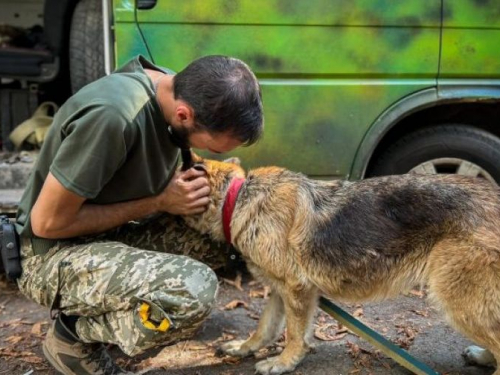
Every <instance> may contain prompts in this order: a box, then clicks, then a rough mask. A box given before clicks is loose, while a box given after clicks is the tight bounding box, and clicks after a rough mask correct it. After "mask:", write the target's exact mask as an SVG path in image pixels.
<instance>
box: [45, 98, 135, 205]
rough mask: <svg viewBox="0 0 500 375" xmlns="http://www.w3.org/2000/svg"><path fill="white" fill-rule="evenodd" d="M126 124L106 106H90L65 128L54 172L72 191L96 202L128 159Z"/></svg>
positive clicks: (76, 115) (79, 112) (55, 159)
mask: <svg viewBox="0 0 500 375" xmlns="http://www.w3.org/2000/svg"><path fill="white" fill-rule="evenodd" d="M125 130H126V120H125V118H124V117H122V116H120V114H119V112H118V111H116V110H114V109H113V108H110V107H107V106H105V105H98V104H95V105H88V106H86V107H85V108H82V109H80V110H79V111H78V113H76V114H74V115H73V116H71V118H69V119H67V121H66V123H65V124H63V125H62V127H61V134H60V136H61V146H60V147H59V150H58V151H57V154H56V156H55V158H54V160H53V162H52V165H51V166H50V172H51V173H52V174H53V175H54V177H55V178H56V179H57V180H58V181H59V182H60V183H61V184H62V185H63V186H64V187H65V188H66V189H68V190H70V191H72V192H74V193H75V194H78V195H80V196H82V197H84V198H87V199H93V198H95V197H96V196H97V195H98V194H99V192H100V191H101V190H102V188H103V187H104V186H105V185H106V183H107V182H108V181H109V180H110V179H111V178H112V177H113V175H114V174H115V172H116V170H117V169H118V168H119V167H120V166H121V165H122V164H123V162H124V161H125V158H126V155H127V145H126V137H125Z"/></svg>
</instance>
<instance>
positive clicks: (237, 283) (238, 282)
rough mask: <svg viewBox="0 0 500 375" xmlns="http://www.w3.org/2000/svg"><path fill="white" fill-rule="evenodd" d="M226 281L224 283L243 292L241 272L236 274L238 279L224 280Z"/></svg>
mask: <svg viewBox="0 0 500 375" xmlns="http://www.w3.org/2000/svg"><path fill="white" fill-rule="evenodd" d="M222 280H224V282H225V283H226V284H229V285H232V286H234V287H235V288H236V289H238V290H239V291H240V292H243V287H242V286H241V281H242V276H241V272H239V271H238V272H237V273H236V278H235V279H234V281H233V280H229V279H224V278H223V279H222Z"/></svg>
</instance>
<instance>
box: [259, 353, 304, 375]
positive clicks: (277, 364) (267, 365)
mask: <svg viewBox="0 0 500 375" xmlns="http://www.w3.org/2000/svg"><path fill="white" fill-rule="evenodd" d="M280 357H281V356H277V357H272V358H268V359H265V360H263V361H260V362H257V364H256V365H255V372H256V373H257V374H261V375H270V374H284V373H285V372H290V371H293V370H295V367H297V363H293V364H288V365H287V364H285V363H283V362H282V361H281V358H280Z"/></svg>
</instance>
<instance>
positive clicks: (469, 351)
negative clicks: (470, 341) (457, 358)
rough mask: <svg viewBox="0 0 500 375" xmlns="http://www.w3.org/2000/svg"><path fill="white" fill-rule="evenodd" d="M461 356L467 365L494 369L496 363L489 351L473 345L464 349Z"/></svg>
mask: <svg viewBox="0 0 500 375" xmlns="http://www.w3.org/2000/svg"><path fill="white" fill-rule="evenodd" d="M462 355H463V356H464V358H465V362H467V364H469V365H475V366H477V365H479V366H489V367H495V366H496V363H497V362H496V360H495V357H493V354H491V352H490V351H489V350H487V349H483V348H480V347H479V346H474V345H473V346H469V347H467V348H465V350H464V352H463V353H462Z"/></svg>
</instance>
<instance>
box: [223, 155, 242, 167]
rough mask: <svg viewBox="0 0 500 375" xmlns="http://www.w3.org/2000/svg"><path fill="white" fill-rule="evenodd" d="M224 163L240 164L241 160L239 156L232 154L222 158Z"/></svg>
mask: <svg viewBox="0 0 500 375" xmlns="http://www.w3.org/2000/svg"><path fill="white" fill-rule="evenodd" d="M224 163H231V164H236V165H238V166H241V160H240V158H238V157H236V156H233V157H232V158H229V159H226V160H224Z"/></svg>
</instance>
